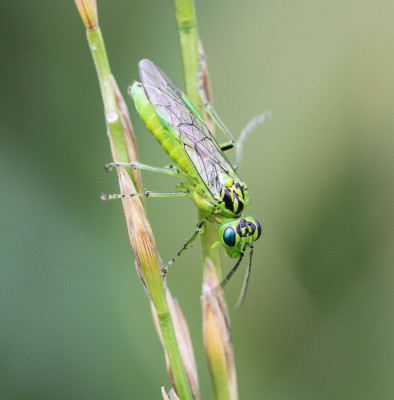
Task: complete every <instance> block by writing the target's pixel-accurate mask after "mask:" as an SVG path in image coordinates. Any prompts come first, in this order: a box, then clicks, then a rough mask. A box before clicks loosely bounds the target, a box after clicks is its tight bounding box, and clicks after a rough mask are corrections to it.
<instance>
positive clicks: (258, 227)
mask: <svg viewBox="0 0 394 400" xmlns="http://www.w3.org/2000/svg"><path fill="white" fill-rule="evenodd" d="M254 224H255V225H256V228H257V233H258V235H257V238H256V240H257V239H258V238H259V237H260V236H261V226H260V224H259V223H258V222H257V221H254Z"/></svg>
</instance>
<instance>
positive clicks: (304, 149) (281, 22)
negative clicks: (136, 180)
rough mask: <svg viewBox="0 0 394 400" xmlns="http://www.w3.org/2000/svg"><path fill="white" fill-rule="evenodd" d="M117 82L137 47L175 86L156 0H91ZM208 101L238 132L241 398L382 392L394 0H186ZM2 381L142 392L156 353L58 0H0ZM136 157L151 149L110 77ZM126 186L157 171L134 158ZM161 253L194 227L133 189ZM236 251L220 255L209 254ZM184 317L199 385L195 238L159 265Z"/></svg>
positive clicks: (160, 377) (72, 10)
mask: <svg viewBox="0 0 394 400" xmlns="http://www.w3.org/2000/svg"><path fill="white" fill-rule="evenodd" d="M98 3H99V4H98V6H99V19H100V24H101V27H102V30H103V33H104V38H105V41H106V46H107V50H108V54H109V58H110V62H111V67H112V71H113V73H114V75H115V76H116V78H117V81H118V84H119V87H120V88H121V90H122V91H123V93H124V95H125V96H126V93H127V87H128V85H129V84H130V83H132V81H133V80H134V79H138V70H137V65H138V61H139V60H140V59H142V58H150V59H152V60H154V61H155V62H156V63H157V64H158V65H159V66H161V67H162V68H163V69H164V70H165V71H166V72H167V73H168V74H169V75H170V76H171V77H172V78H173V79H174V80H175V81H176V82H178V83H179V84H180V85H181V86H182V82H183V75H182V65H181V61H180V51H179V46H178V37H177V30H176V24H175V17H174V7H173V3H172V2H171V1H159V0H157V1H146V2H142V1H135V0H128V1H125V0H122V1H116V2H114V1H104V0H101V1H100V0H99V2H98ZM196 7H197V15H198V22H199V28H200V35H201V38H202V40H203V43H204V46H205V51H206V54H207V57H208V66H209V69H210V74H211V80H212V86H213V91H214V99H215V106H216V109H217V111H218V113H219V114H220V115H221V117H222V118H223V120H224V121H225V122H226V124H227V126H228V127H229V128H230V129H231V130H232V132H234V134H236V133H237V132H239V131H240V130H241V128H242V127H243V126H244V125H245V123H246V122H247V121H248V120H249V119H250V118H251V117H253V116H255V115H256V114H258V113H260V112H261V111H262V110H263V109H267V108H269V109H270V110H271V111H272V113H273V118H272V120H271V121H269V122H268V123H266V124H265V125H264V126H262V127H261V128H260V129H258V131H256V132H254V134H253V136H252V137H251V138H250V140H249V141H248V142H247V144H246V146H245V153H244V158H243V163H242V165H241V168H240V175H241V176H242V178H243V179H244V180H245V181H246V182H247V184H248V186H249V188H250V194H251V196H252V200H253V203H252V205H251V206H250V209H249V210H250V213H252V214H253V215H255V216H256V217H257V218H258V219H259V221H261V223H262V226H263V238H262V239H261V240H260V241H259V242H257V243H256V251H255V257H254V264H253V271H252V278H251V283H250V288H249V293H248V297H247V300H246V303H245V305H244V307H243V309H241V310H235V309H234V307H233V305H234V304H235V302H236V299H237V296H238V293H239V290H240V287H241V283H242V280H243V271H244V269H245V266H244V267H243V271H241V272H239V273H237V274H236V276H235V277H234V278H233V280H232V281H231V282H230V284H229V285H228V287H227V289H226V292H227V294H228V301H229V304H230V308H231V318H232V333H233V344H234V349H235V356H236V361H237V366H238V383H239V392H240V398H241V399H273V400H274V399H275V400H297V399H300V400H301V399H302V400H309V399H311V400H312V399H313V400H316V399H319V400H322V399H329V400H333V399H357V400H361V399H379V400H380V399H382V400H385V399H393V398H394V335H393V332H394V316H393V314H394V313H393V300H394V293H393V285H394V271H393V256H394V254H393V252H394V246H393V239H394V237H393V229H392V227H393V219H394V213H393V200H394V199H393V197H394V189H393V180H392V177H393V174H394V160H393V155H392V153H393V145H394V137H393V131H394V113H393V106H394V76H393V74H394V52H393V43H394V25H393V20H394V3H393V2H392V1H389V0H377V1H375V2H371V1H366V0H361V1H360V0H345V1H339V0H334V1H330V2H328V1H321V0H318V1H312V0H301V1H298V2H293V1H289V0H287V1H278V2H272V1H271V2H269V1H260V0H244V1H242V2H239V1H235V0H231V1H210V2H203V1H196ZM0 43H1V77H2V80H1V93H0V117H1V118H0V131H1V146H0V153H1V156H0V163H1V164H2V165H1V168H0V174H1V178H0V179H1V192H0V193H1V242H0V246H1V248H0V253H1V258H0V259H1V261H0V262H1V278H0V296H1V301H0V307H1V309H0V321H1V323H0V346H1V349H0V369H1V370H0V377H1V378H0V381H1V383H0V398H1V399H117V400H118V399H119V400H120V399H137V398H143V399H159V398H161V397H160V386H162V385H165V386H166V388H167V389H168V388H169V386H170V385H169V380H168V376H167V373H166V370H165V365H164V357H163V352H162V349H161V346H160V344H159V340H158V338H157V335H156V332H155V329H154V327H153V324H152V318H151V313H150V309H149V305H148V301H147V299H146V296H145V293H144V291H143V289H142V287H141V285H140V282H139V280H138V278H137V275H136V272H135V269H134V261H133V256H132V253H131V250H130V245H129V242H128V237H127V232H126V228H125V223H124V219H123V216H122V209H121V204H120V203H117V202H110V203H105V204H104V203H102V202H101V201H100V200H99V196H100V193H101V192H107V193H108V192H109V193H111V192H115V193H116V192H117V191H118V188H117V182H116V177H115V174H114V173H111V174H106V173H105V172H104V169H103V165H104V164H105V163H106V162H108V161H109V160H110V151H109V146H108V141H107V138H106V134H105V125H104V118H103V107H102V101H101V97H100V92H99V88H98V82H97V78H96V72H95V70H94V66H93V62H92V59H91V56H90V53H89V49H88V46H87V43H86V40H85V30H84V27H83V25H82V22H81V20H80V17H79V15H78V13H77V9H76V7H75V4H74V2H73V1H71V0H69V1H49V0H46V1H42V2H38V1H34V2H33V1H31V2H22V3H21V2H14V1H11V0H2V2H1V4H0ZM127 102H128V104H129V106H130V112H131V117H132V120H133V123H134V127H135V130H136V134H137V140H138V146H139V155H140V160H141V161H142V162H144V163H147V164H153V165H157V166H161V165H165V164H168V162H169V161H168V158H167V156H166V154H165V153H164V151H163V150H162V149H161V147H160V146H159V145H158V144H157V143H156V142H155V140H154V138H153V137H152V135H150V134H149V133H148V132H147V130H146V129H145V127H144V126H143V124H142V123H141V122H140V120H139V118H138V116H137V115H136V112H135V110H134V107H133V105H132V104H131V101H130V99H129V98H127ZM143 177H144V186H145V187H146V188H149V189H151V190H164V191H166V190H172V188H173V187H174V179H171V178H169V177H163V176H155V174H149V173H144V175H143ZM148 211H149V217H150V219H151V222H152V226H153V229H154V232H155V235H156V239H157V243H158V246H159V250H160V252H161V255H162V258H163V259H164V260H167V259H170V258H171V257H172V256H173V255H174V253H175V252H176V251H177V250H178V249H179V248H180V246H181V245H182V244H183V243H184V240H185V239H186V238H187V237H188V236H189V235H190V233H191V232H192V231H193V229H194V226H195V223H196V222H197V217H196V214H197V213H196V210H195V207H194V205H193V204H192V202H191V201H190V200H187V199H176V200H174V199H151V200H149V203H148ZM232 265H233V261H232V260H230V259H226V260H225V261H224V266H225V268H226V269H228V268H230V267H231V266H232ZM168 282H169V285H170V287H171V290H172V291H173V293H174V294H175V295H176V296H177V297H178V298H179V301H180V302H181V304H182V307H183V310H184V312H185V315H186V317H187V320H188V322H189V326H190V329H191V333H192V337H193V341H194V346H195V351H196V355H197V362H198V367H199V379H200V386H201V393H202V399H212V398H213V395H212V389H211V386H210V381H209V374H208V372H207V367H206V362H205V357H204V349H203V345H202V337H201V311H200V300H199V296H200V290H201V265H200V249H199V245H197V246H194V248H193V249H191V250H189V251H188V254H185V255H184V256H183V257H182V259H181V260H179V262H177V264H176V265H175V266H174V267H173V269H172V270H171V271H170V273H169V276H168Z"/></svg>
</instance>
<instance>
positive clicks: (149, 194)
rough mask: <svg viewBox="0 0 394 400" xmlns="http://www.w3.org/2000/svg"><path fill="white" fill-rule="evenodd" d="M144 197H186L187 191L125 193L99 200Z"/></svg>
mask: <svg viewBox="0 0 394 400" xmlns="http://www.w3.org/2000/svg"><path fill="white" fill-rule="evenodd" d="M135 196H144V197H146V198H148V197H186V196H189V191H187V190H184V191H182V192H169V193H163V192H150V191H149V190H147V191H146V192H144V193H125V194H103V195H101V200H113V199H124V198H125V197H135Z"/></svg>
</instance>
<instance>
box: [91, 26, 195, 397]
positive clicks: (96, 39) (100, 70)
mask: <svg viewBox="0 0 394 400" xmlns="http://www.w3.org/2000/svg"><path fill="white" fill-rule="evenodd" d="M87 39H88V43H89V46H90V50H91V53H92V56H93V60H94V63H95V66H96V70H97V74H98V78H99V82H100V89H101V94H102V98H103V102H104V111H105V118H106V123H107V127H108V129H109V132H110V135H111V138H112V142H113V145H114V148H115V153H116V156H117V158H118V161H119V162H130V160H129V155H128V151H127V146H126V142H125V140H124V132H123V126H122V122H121V118H120V114H119V110H118V106H117V103H116V97H115V92H114V89H113V85H112V81H111V70H110V67H109V63H108V57H107V53H106V50H105V46H104V40H103V36H102V34H101V30H100V28H99V27H98V26H97V27H94V28H92V29H88V30H87ZM125 169H126V171H127V173H128V174H129V175H130V177H131V179H132V180H133V182H134V177H133V173H132V169H131V168H129V167H126V168H125ZM134 183H135V182H134ZM149 268H150V269H151V270H152V269H157V274H153V275H154V276H153V277H152V278H151V279H149V278H148V277H146V284H147V286H148V290H149V294H150V297H151V300H152V303H153V305H154V307H155V309H156V312H157V316H158V319H159V325H160V329H161V332H162V335H163V340H164V345H165V348H166V352H167V355H168V359H169V363H170V366H171V371H172V375H173V379H174V382H175V388H176V391H177V393H178V396H179V398H180V399H181V400H192V399H193V397H192V393H191V390H190V386H189V382H188V379H187V376H186V372H185V368H184V365H183V361H182V357H181V354H180V351H179V347H178V343H177V340H176V336H175V329H174V325H173V322H172V318H171V314H170V311H169V308H168V304H167V300H166V295H165V293H166V289H165V287H164V284H163V280H162V277H161V275H160V265H159V262H158V261H157V265H150V266H149Z"/></svg>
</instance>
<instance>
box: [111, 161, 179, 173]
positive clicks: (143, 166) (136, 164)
mask: <svg viewBox="0 0 394 400" xmlns="http://www.w3.org/2000/svg"><path fill="white" fill-rule="evenodd" d="M123 166H125V167H132V168H139V169H145V170H147V171H152V172H160V173H163V174H167V175H170V176H178V175H180V173H179V169H178V168H176V167H173V166H171V167H170V168H159V167H152V166H151V165H146V164H141V163H140V162H137V161H133V162H131V163H119V162H117V163H113V162H111V163H109V164H106V165H105V167H104V168H105V169H106V170H107V171H110V170H111V169H112V167H123Z"/></svg>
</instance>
